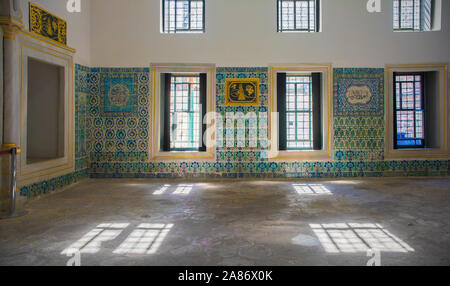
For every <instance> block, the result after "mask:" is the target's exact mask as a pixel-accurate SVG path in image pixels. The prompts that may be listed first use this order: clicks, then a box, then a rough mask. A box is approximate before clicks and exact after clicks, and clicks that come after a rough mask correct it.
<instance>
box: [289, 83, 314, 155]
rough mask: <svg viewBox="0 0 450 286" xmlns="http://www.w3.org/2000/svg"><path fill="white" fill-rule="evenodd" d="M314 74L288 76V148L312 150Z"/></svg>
mask: <svg viewBox="0 0 450 286" xmlns="http://www.w3.org/2000/svg"><path fill="white" fill-rule="evenodd" d="M312 105H313V104H312V76H309V75H305V76H303V75H302V76H287V77H286V117H287V118H286V128H287V130H286V134H287V140H286V147H287V150H312V148H313V129H312V128H313V123H312V120H313V106H312Z"/></svg>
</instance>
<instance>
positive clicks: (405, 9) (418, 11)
mask: <svg viewBox="0 0 450 286" xmlns="http://www.w3.org/2000/svg"><path fill="white" fill-rule="evenodd" d="M393 10H394V11H393V12H394V25H393V26H394V30H397V31H430V30H431V29H432V15H433V0H394V8H393Z"/></svg>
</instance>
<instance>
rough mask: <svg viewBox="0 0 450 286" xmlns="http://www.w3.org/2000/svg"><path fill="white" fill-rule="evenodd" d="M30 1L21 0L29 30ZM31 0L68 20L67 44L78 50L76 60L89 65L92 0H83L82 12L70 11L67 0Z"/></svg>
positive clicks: (24, 20) (25, 22) (24, 18)
mask: <svg viewBox="0 0 450 286" xmlns="http://www.w3.org/2000/svg"><path fill="white" fill-rule="evenodd" d="M29 2H30V1H28V0H21V2H20V4H21V8H22V13H23V24H25V25H26V29H27V30H29V20H28V14H29V8H28V3H29ZM31 2H32V3H34V4H36V5H38V6H39V7H41V8H43V9H45V10H47V11H49V12H50V13H52V14H55V15H56V16H58V17H60V18H62V19H64V20H66V21H67V45H68V46H70V47H72V48H74V49H76V50H77V52H76V54H75V62H76V63H78V64H82V65H89V64H90V62H91V55H90V54H91V53H90V39H91V36H90V32H91V25H90V24H91V11H90V10H91V9H90V5H91V0H81V3H82V6H81V9H82V10H81V13H69V12H68V11H67V9H66V4H67V0H32V1H31ZM123 2H126V1H123Z"/></svg>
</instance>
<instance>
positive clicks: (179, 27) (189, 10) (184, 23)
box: [162, 0, 205, 33]
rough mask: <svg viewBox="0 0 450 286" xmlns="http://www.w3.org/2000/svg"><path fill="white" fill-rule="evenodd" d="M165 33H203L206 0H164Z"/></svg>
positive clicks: (163, 22)
mask: <svg viewBox="0 0 450 286" xmlns="http://www.w3.org/2000/svg"><path fill="white" fill-rule="evenodd" d="M162 5H163V9H162V13H163V15H162V26H163V27H162V28H163V32H164V33H203V32H204V31H205V0H162Z"/></svg>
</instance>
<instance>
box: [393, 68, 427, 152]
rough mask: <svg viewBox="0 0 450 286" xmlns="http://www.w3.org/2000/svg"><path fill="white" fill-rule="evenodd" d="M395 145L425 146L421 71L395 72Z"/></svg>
mask: <svg viewBox="0 0 450 286" xmlns="http://www.w3.org/2000/svg"><path fill="white" fill-rule="evenodd" d="M394 86H395V97H394V101H395V113H394V120H395V128H394V132H395V147H396V148H424V147H425V138H426V137H425V117H426V116H425V98H424V75H423V74H422V73H395V74H394Z"/></svg>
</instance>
